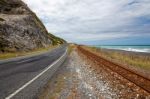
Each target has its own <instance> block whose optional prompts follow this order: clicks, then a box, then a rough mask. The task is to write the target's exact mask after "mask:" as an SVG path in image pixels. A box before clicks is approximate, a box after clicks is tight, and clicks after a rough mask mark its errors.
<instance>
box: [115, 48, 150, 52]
mask: <svg viewBox="0 0 150 99" xmlns="http://www.w3.org/2000/svg"><path fill="white" fill-rule="evenodd" d="M118 49H120V50H125V51H132V52H147V53H150V49H135V48H118Z"/></svg>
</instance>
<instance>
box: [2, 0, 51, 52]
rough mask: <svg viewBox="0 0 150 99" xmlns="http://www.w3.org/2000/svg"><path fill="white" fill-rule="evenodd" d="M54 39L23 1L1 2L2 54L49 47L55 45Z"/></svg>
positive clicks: (7, 0)
mask: <svg viewBox="0 0 150 99" xmlns="http://www.w3.org/2000/svg"><path fill="white" fill-rule="evenodd" d="M35 2H36V1H35ZM52 39H53V37H51V35H50V34H49V33H48V32H47V30H46V29H45V27H44V25H43V24H42V22H41V21H40V20H39V19H38V18H37V16H36V15H35V14H34V13H33V12H32V11H31V10H30V9H29V8H28V7H27V5H26V4H25V3H23V2H22V1H21V0H0V52H14V51H26V50H32V49H36V48H40V47H47V46H49V45H50V44H52V43H53V42H52Z"/></svg>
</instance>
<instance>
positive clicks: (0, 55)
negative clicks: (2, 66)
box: [0, 45, 58, 60]
mask: <svg viewBox="0 0 150 99" xmlns="http://www.w3.org/2000/svg"><path fill="white" fill-rule="evenodd" d="M56 47H58V45H55V46H52V45H51V46H49V47H47V48H38V49H34V50H32V51H28V52H26V51H23V52H6V53H0V60H4V59H9V58H15V57H19V56H30V55H36V54H41V53H44V52H47V51H50V50H52V49H54V48H56Z"/></svg>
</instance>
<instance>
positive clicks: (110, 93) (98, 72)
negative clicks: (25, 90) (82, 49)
mask: <svg viewBox="0 0 150 99" xmlns="http://www.w3.org/2000/svg"><path fill="white" fill-rule="evenodd" d="M104 68H105V69H104ZM39 98H40V99H120V98H122V99H150V94H149V93H147V92H145V91H144V90H142V89H140V88H139V87H137V86H136V85H134V84H133V83H131V82H129V81H128V80H126V79H124V78H123V77H121V76H120V75H118V74H116V73H114V72H112V71H111V70H109V69H107V68H106V67H104V66H99V67H98V68H97V66H96V64H94V63H93V62H91V61H90V60H88V59H87V58H86V57H85V56H83V55H82V54H81V53H80V54H79V53H78V51H77V49H74V50H73V51H72V52H71V54H70V55H69V56H68V58H67V60H66V62H65V63H64V64H63V65H62V67H60V68H59V70H58V71H57V72H56V73H55V74H54V76H53V77H52V78H51V80H50V81H49V82H48V84H47V85H46V86H45V89H43V91H42V92H41V94H40V96H39Z"/></svg>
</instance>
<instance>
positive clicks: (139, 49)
mask: <svg viewBox="0 0 150 99" xmlns="http://www.w3.org/2000/svg"><path fill="white" fill-rule="evenodd" d="M95 47H98V48H106V49H117V50H125V51H133V52H146V53H150V45H109V46H108V45H103V46H100V45H98V46H95Z"/></svg>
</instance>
